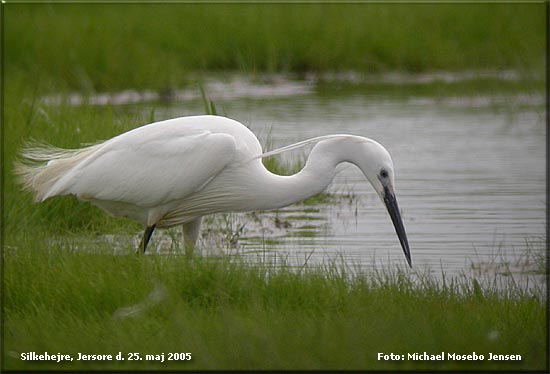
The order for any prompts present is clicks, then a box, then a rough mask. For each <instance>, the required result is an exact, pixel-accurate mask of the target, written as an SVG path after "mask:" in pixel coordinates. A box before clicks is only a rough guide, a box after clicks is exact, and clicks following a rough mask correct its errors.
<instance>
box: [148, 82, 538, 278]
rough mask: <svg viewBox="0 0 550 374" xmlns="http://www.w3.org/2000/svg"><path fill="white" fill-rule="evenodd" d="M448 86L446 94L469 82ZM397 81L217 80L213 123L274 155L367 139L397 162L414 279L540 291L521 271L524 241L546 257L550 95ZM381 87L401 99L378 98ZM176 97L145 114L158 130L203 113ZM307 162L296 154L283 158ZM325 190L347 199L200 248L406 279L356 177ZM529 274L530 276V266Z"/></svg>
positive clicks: (388, 233)
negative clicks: (498, 283) (510, 280)
mask: <svg viewBox="0 0 550 374" xmlns="http://www.w3.org/2000/svg"><path fill="white" fill-rule="evenodd" d="M391 77H393V76H390V78H391ZM443 77H444V78H446V79H443V83H449V82H451V83H456V82H461V81H464V80H468V79H471V77H470V76H468V75H466V76H464V75H462V76H460V75H458V76H453V75H452V74H445V75H443ZM449 77H450V78H449ZM393 78H395V77H393ZM393 78H392V79H386V81H384V80H383V79H382V80H381V81H380V82H376V84H373V82H362V83H361V82H359V83H358V82H352V83H351V85H352V89H348V90H342V89H339V85H338V84H331V83H326V84H323V85H322V89H321V88H319V87H317V86H315V85H314V84H312V81H311V80H305V81H296V82H289V81H285V80H277V79H275V80H270V81H268V82H264V83H260V84H258V83H254V85H255V86H254V85H251V84H248V85H247V83H246V82H244V83H243V82H241V83H238V84H237V83H234V82H233V81H229V82H227V81H225V83H224V82H217V83H216V82H214V83H210V84H209V85H208V84H207V85H206V86H205V89H206V92H207V94H208V96H209V97H210V98H211V99H213V100H214V101H215V104H216V108H217V111H218V114H221V115H226V116H228V117H231V118H233V119H236V120H239V121H240V122H242V123H244V124H246V125H247V126H249V127H250V128H251V129H252V131H254V132H255V133H256V134H257V135H258V136H259V138H260V139H263V140H265V139H267V138H268V136H269V137H271V140H272V142H273V145H272V147H273V148H277V147H280V146H284V145H288V144H291V143H294V142H297V141H300V140H303V139H307V138H310V137H315V136H319V135H324V134H330V133H350V134H357V135H362V136H367V137H370V138H373V139H375V140H377V141H378V142H380V143H382V144H383V145H385V146H386V148H387V149H388V150H389V152H390V153H391V155H392V158H393V161H394V165H395V183H396V188H397V197H398V201H399V205H400V208H401V210H402V214H403V220H404V224H405V227H406V230H407V233H408V238H409V243H410V247H411V253H412V259H413V264H414V267H415V269H419V270H421V269H422V270H425V269H428V271H433V272H435V273H436V274H446V275H460V274H473V275H475V276H478V277H479V276H481V275H484V274H485V275H487V274H488V275H489V278H491V277H493V276H494V274H497V275H506V276H508V275H509V273H510V272H512V273H514V272H515V271H517V272H518V273H516V275H514V276H515V277H516V278H519V279H520V280H521V281H525V282H534V283H535V284H537V283H540V282H543V277H542V276H534V275H533V276H528V275H527V274H525V272H523V270H525V269H524V267H523V266H524V265H525V256H526V255H525V251H526V241H529V242H534V241H538V244H536V245H535V247H536V250H537V251H539V252H542V251H543V250H544V248H545V244H544V235H545V212H546V195H545V186H546V176H545V136H546V133H545V124H544V99H543V96H542V94H533V93H529V92H528V93H525V92H510V91H509V90H507V91H505V92H498V91H497V92H490V93H487V92H484V93H480V94H468V95H464V94H460V93H459V92H456V93H455V92H453V87H452V86H448V87H447V86H445V88H444V90H443V92H442V91H441V86H438V87H439V88H438V90H436V89H433V90H430V88H429V87H430V86H429V85H430V84H432V83H433V79H430V77H429V76H427V78H426V77H424V78H422V77H420V78H416V79H412V80H411V79H409V80H406V79H405V80H404V81H405V82H409V83H408V84H409V86H408V88H404V89H403V90H400V89H397V90H396V89H395V87H398V88H399V87H400V86H399V85H398V84H397V83H396V82H395V79H393ZM401 78H402V80H403V79H404V78H403V77H401ZM451 78H453V79H451ZM496 78H498V79H504V80H506V79H514V76H513V75H512V76H510V74H507V75H506V74H505V75H504V76H502V77H496ZM434 79H436V80H437V79H439V80H438V82H440V81H441V80H442V78H441V77H439V78H437V76H436V77H435V78H434ZM398 81H399V80H398ZM411 82H412V83H411ZM348 83H349V82H348ZM440 83H441V82H440ZM380 85H382V86H383V85H392V86H393V87H394V88H393V89H391V90H381V93H379V90H378V88H379V87H380ZM411 85H412V86H411ZM243 87H244V88H243ZM418 88H421V89H418ZM417 91H418V93H417ZM197 92H198V90H197ZM172 98H173V99H174V101H173V102H171V103H170V104H159V103H158V102H156V103H140V104H139V107H140V108H143V110H144V111H145V113H150V112H151V108H154V113H155V119H157V120H161V119H166V118H170V117H177V116H183V115H192V114H200V113H204V109H203V108H204V107H203V104H202V102H201V101H200V99H199V98H198V97H197V96H196V95H195V96H194V95H193V94H191V93H186V91H178V92H176V94H174V95H173V97H172ZM306 155H307V152H304V151H300V150H298V151H295V152H294V151H293V152H292V153H290V154H288V155H284V157H283V159H284V160H286V161H288V160H292V159H295V158H296V157H298V158H304V157H305V156H306ZM330 191H331V192H333V193H334V194H336V195H340V196H341V197H342V198H341V199H336V200H335V201H332V202H331V203H323V204H318V205H313V206H309V205H308V206H304V205H294V206H290V207H287V208H285V209H282V210H279V211H277V212H264V213H259V214H253V215H251V214H235V215H231V216H230V217H229V218H228V217H224V218H223V219H224V220H225V221H224V222H222V223H221V224H220V222H219V221H218V226H221V227H223V226H224V225H225V226H231V229H232V230H233V231H235V230H236V229H238V228H242V230H241V231H240V232H239V235H238V236H236V237H235V238H233V239H237V240H233V241H232V243H231V245H228V244H227V243H225V244H220V235H221V234H220V233H219V232H217V233H216V232H214V233H213V232H211V231H210V230H209V229H208V227H206V228H205V229H204V230H203V233H204V235H203V238H202V244H203V247H204V248H217V249H218V250H219V251H222V252H233V251H236V252H239V253H249V254H250V256H251V257H254V256H261V257H262V258H263V259H265V257H266V256H274V257H275V258H277V257H279V258H280V257H282V258H284V259H285V260H286V261H287V262H290V263H293V264H296V265H302V264H304V263H305V262H308V263H327V261H328V262H331V261H339V262H340V261H341V260H343V261H345V262H347V263H350V264H359V265H361V267H363V268H369V267H371V266H373V265H377V266H379V265H387V264H399V265H403V268H405V265H406V262H405V258H404V256H403V253H402V250H401V248H400V245H399V241H398V239H397V236H396V235H395V232H394V229H393V226H392V224H391V220H390V218H389V216H388V214H387V213H386V210H385V208H384V206H383V204H382V203H381V201H380V200H379V199H378V197H377V196H376V194H375V193H374V191H373V189H372V187H371V186H370V185H369V184H368V182H367V181H366V180H365V179H364V177H363V175H362V174H361V173H360V171H359V170H358V169H356V168H355V167H348V168H345V170H343V171H342V172H341V173H340V174H339V175H338V176H337V178H336V179H335V181H334V183H333V185H332V186H331V188H330ZM222 241H223V240H222ZM205 250H206V249H205ZM528 262H529V261H528ZM496 264H498V265H496ZM503 264H504V265H503ZM503 266H504V267H503ZM526 266H527V267H528V270H529V269H530V266H531V264H530V263H527V265H526Z"/></svg>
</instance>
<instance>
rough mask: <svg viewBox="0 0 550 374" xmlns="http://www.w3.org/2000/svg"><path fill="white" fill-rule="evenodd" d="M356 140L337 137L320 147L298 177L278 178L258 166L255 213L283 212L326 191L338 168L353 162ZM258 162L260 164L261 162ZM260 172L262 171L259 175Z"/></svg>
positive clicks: (252, 191)
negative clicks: (283, 209)
mask: <svg viewBox="0 0 550 374" xmlns="http://www.w3.org/2000/svg"><path fill="white" fill-rule="evenodd" d="M353 138H354V137H352V136H350V137H349V138H348V139H346V138H342V137H338V138H335V139H329V140H325V141H322V142H320V143H317V144H316V145H315V146H314V147H313V149H312V151H311V153H310V155H309V157H308V159H307V162H306V165H305V166H304V168H303V169H302V170H300V171H299V172H298V173H296V174H294V175H290V176H281V175H276V174H273V173H271V172H270V171H268V170H267V169H265V167H264V166H263V164H261V162H258V164H256V165H255V169H256V173H254V176H255V177H254V180H253V181H252V183H253V184H254V189H251V190H250V191H251V192H250V193H252V194H254V197H253V199H251V202H253V203H254V207H253V208H252V209H253V210H270V209H277V208H281V207H284V206H287V205H290V204H293V203H296V202H299V201H302V200H304V199H307V198H308V197H311V196H314V195H316V194H318V193H320V192H322V191H324V190H325V189H326V188H327V187H328V185H329V184H330V183H331V182H332V180H333V178H334V176H335V174H336V167H337V166H338V164H340V163H342V162H351V163H354V164H355V163H356V162H354V161H355V160H354V152H355V150H354V146H353V141H352V140H353ZM258 161H259V160H258ZM258 168H260V169H261V171H260V172H259V170H258Z"/></svg>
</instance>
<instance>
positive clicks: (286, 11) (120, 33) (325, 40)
mask: <svg viewBox="0 0 550 374" xmlns="http://www.w3.org/2000/svg"><path fill="white" fill-rule="evenodd" d="M4 11H5V16H4V19H5V23H6V24H5V32H6V34H5V54H6V73H7V74H6V76H7V77H8V79H11V78H12V77H13V78H17V79H22V80H23V82H24V83H25V84H26V85H30V86H34V85H36V82H37V80H39V81H40V82H43V84H47V85H54V86H56V88H58V89H59V88H68V89H72V90H74V89H76V90H84V91H89V90H113V89H125V88H149V89H165V88H170V87H180V86H181V85H182V84H183V83H185V81H186V79H187V78H188V77H189V76H190V75H192V74H193V73H194V72H196V71H198V70H205V71H216V70H222V71H226V70H236V71H243V72H246V73H261V72H268V73H274V72H281V71H283V72H298V73H301V72H310V71H317V72H323V71H342V70H355V71H364V72H376V71H388V70H389V71H394V70H399V71H411V72H419V71H429V70H455V71H456V70H458V71H460V70H464V69H473V70H479V69H517V70H531V69H541V68H543V66H544V56H545V54H544V51H545V46H544V40H545V32H544V27H545V26H544V25H545V16H544V15H545V11H544V4H543V3H540V4H521V3H518V4H471V3H470V4H433V3H432V4H109V5H106V4H87V5H85V4H56V5H51V4H44V5H37V4H32V5H30V4H28V5H20V4H9V5H8V6H5V7H4Z"/></svg>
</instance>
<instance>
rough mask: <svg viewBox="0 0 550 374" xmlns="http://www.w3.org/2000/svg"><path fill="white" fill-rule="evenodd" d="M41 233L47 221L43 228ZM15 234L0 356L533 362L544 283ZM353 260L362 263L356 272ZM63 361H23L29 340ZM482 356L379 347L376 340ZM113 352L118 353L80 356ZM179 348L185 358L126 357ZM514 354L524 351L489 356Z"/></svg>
mask: <svg viewBox="0 0 550 374" xmlns="http://www.w3.org/2000/svg"><path fill="white" fill-rule="evenodd" d="M40 235H45V234H40ZM43 239H46V238H45V237H42V236H40V237H38V236H34V237H29V238H26V239H23V238H20V240H19V241H18V242H17V243H14V245H13V246H12V247H10V248H8V249H7V250H6V252H5V254H4V261H5V274H4V282H5V283H4V292H5V296H4V301H5V304H4V308H5V310H4V323H5V324H4V353H5V357H4V358H3V365H4V368H5V369H23V370H25V369H27V370H30V369H78V368H80V369H87V370H89V369H105V370H106V369H163V368H166V369H176V368H177V369H188V370H200V369H314V370H315V369H317V370H319V369H369V370H383V369H396V370H397V369H399V370H401V369H414V370H419V369H435V368H437V369H461V370H462V369H506V370H520V369H521V370H524V369H542V368H544V364H545V353H544V352H545V348H544V347H545V337H544V335H545V333H544V329H543V328H542V326H544V321H545V307H544V301H543V296H542V295H538V294H528V293H526V292H524V291H522V290H519V289H517V290H508V292H507V293H506V294H503V293H499V292H498V291H497V290H492V289H483V288H482V287H481V286H480V285H479V284H477V285H476V284H474V285H471V284H467V283H465V282H447V283H446V284H441V283H437V282H436V281H433V280H429V279H428V278H426V279H424V281H423V282H422V283H421V285H420V286H419V285H418V283H414V282H413V281H412V280H411V276H410V274H409V273H408V272H406V271H404V270H399V269H397V270H395V271H390V272H375V273H374V274H371V275H365V273H356V272H353V271H350V269H348V268H346V267H345V266H343V265H338V264H336V263H332V264H329V265H325V266H324V267H321V268H316V267H308V266H305V267H302V268H301V270H300V271H296V270H295V269H292V268H290V267H286V266H284V265H279V266H278V267H277V268H274V267H273V266H271V264H269V263H255V264H250V263H247V262H246V261H245V260H244V259H243V258H240V257H223V258H193V259H189V258H187V257H186V256H180V255H149V256H135V255H134V254H133V251H132V250H131V249H130V248H129V249H128V253H129V254H128V255H114V254H112V253H111V250H110V249H108V248H96V247H94V248H82V247H78V248H75V247H74V246H73V244H72V243H71V242H70V240H66V241H65V242H59V243H56V244H55V245H46V246H43V245H39V244H37V243H46V242H47V241H46V240H43ZM358 274H359V275H358ZM31 351H34V352H37V353H43V352H49V353H50V354H52V353H58V352H60V353H63V354H70V355H72V356H73V357H74V359H75V360H74V361H72V362H69V363H59V364H58V363H52V362H39V361H36V362H29V361H22V360H21V359H20V354H21V353H25V352H31ZM424 351H426V352H428V353H430V354H439V353H440V352H442V351H443V352H450V353H459V354H469V353H471V352H476V353H477V354H483V355H485V358H486V359H485V361H477V362H464V361H449V360H445V361H442V362H423V361H411V360H405V361H394V362H392V361H379V360H378V358H377V357H378V356H377V355H378V352H384V353H392V352H393V353H395V354H399V355H402V354H404V355H405V356H406V355H407V353H414V352H424ZM79 352H80V353H83V354H112V355H116V354H117V353H118V352H122V353H123V355H124V357H125V358H126V360H125V361H102V362H89V361H77V360H76V358H77V353H79ZM134 352H135V353H139V354H140V356H141V357H142V358H145V355H146V354H160V353H166V354H167V353H169V352H172V353H174V352H189V353H191V354H192V359H191V360H190V361H179V362H178V361H171V362H164V363H157V362H153V361H146V360H143V361H129V360H128V354H129V353H134ZM489 352H491V353H493V354H519V355H521V356H522V361H519V362H511V361H503V362H499V361H488V360H487V358H488V355H489Z"/></svg>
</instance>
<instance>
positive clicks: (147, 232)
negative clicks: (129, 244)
mask: <svg viewBox="0 0 550 374" xmlns="http://www.w3.org/2000/svg"><path fill="white" fill-rule="evenodd" d="M156 226H157V225H153V226H147V227H146V228H145V232H144V233H143V238H141V242H140V243H139V247H138V249H137V251H136V252H137V253H139V252H140V251H141V252H143V253H145V250H146V249H147V244H149V239H151V235H153V231H154V230H155V227H156Z"/></svg>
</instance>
